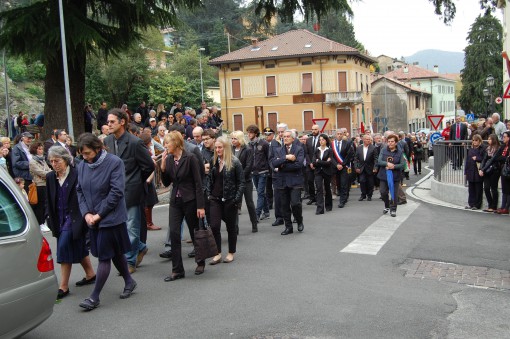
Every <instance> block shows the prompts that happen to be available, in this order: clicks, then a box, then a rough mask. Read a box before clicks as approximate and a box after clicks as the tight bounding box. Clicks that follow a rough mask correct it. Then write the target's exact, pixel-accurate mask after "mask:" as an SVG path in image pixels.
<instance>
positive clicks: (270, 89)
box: [266, 75, 276, 97]
mask: <svg viewBox="0 0 510 339" xmlns="http://www.w3.org/2000/svg"><path fill="white" fill-rule="evenodd" d="M266 91H267V92H266V95H267V96H268V97H269V96H275V95H276V77H275V76H274V75H273V76H267V77H266Z"/></svg>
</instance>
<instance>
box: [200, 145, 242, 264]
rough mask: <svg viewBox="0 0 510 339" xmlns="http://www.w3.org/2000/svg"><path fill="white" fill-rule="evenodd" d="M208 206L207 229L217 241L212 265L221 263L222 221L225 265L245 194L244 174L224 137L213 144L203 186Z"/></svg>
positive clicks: (233, 245) (234, 240) (233, 249)
mask: <svg viewBox="0 0 510 339" xmlns="http://www.w3.org/2000/svg"><path fill="white" fill-rule="evenodd" d="M206 192H207V196H208V197H209V201H210V203H211V207H210V209H211V220H209V225H210V226H211V230H212V232H213V234H214V239H215V240H216V246H217V247H218V254H217V255H216V256H215V257H213V259H212V260H211V261H210V264H211V265H216V264H218V263H220V262H221V230H220V227H221V221H222V220H223V221H225V224H226V227H227V233H228V254H227V256H226V257H225V259H224V260H223V262H224V263H230V262H232V261H234V253H235V252H236V244H237V228H236V217H237V206H238V205H239V204H240V203H241V200H242V197H243V193H244V173H243V167H242V165H241V162H240V161H239V160H238V159H237V158H236V157H235V156H233V155H232V145H231V144H230V142H229V141H228V139H227V138H226V137H224V136H223V137H219V138H218V139H216V142H215V143H214V156H213V162H212V164H211V170H210V172H209V180H207V185H206Z"/></svg>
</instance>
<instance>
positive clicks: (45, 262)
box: [37, 237, 54, 272]
mask: <svg viewBox="0 0 510 339" xmlns="http://www.w3.org/2000/svg"><path fill="white" fill-rule="evenodd" d="M37 269H38V270H39V272H49V271H53V269H54V266H53V256H52V255H51V248H50V244H48V241H47V240H46V238H44V237H43V238H42V247H41V253H39V260H38V261H37Z"/></svg>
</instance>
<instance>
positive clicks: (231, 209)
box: [172, 199, 237, 254]
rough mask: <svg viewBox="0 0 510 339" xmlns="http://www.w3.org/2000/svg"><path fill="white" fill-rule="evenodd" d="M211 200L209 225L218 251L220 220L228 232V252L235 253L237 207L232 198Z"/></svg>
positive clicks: (219, 251)
mask: <svg viewBox="0 0 510 339" xmlns="http://www.w3.org/2000/svg"><path fill="white" fill-rule="evenodd" d="M210 202H211V220H209V226H211V231H212V233H213V235H214V240H216V246H217V247H218V253H221V221H222V220H223V221H224V222H225V225H226V226H227V234H228V253H236V244H237V227H236V220H237V207H236V204H235V202H234V199H231V200H228V201H221V200H216V199H214V200H210ZM172 254H173V252H172Z"/></svg>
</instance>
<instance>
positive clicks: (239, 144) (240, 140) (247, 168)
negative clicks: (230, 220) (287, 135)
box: [230, 131, 258, 233]
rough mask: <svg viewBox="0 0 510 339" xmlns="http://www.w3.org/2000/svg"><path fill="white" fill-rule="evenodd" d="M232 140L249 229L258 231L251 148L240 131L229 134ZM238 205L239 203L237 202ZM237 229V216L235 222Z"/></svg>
mask: <svg viewBox="0 0 510 339" xmlns="http://www.w3.org/2000/svg"><path fill="white" fill-rule="evenodd" d="M230 140H231V142H232V151H233V152H234V156H235V157H236V158H237V159H239V161H240V162H241V165H242V167H243V173H244V192H243V194H244V201H245V202H246V207H247V208H248V214H249V215H250V222H251V231H252V232H253V233H255V232H258V228H257V213H256V212H255V203H254V202H253V181H252V180H251V171H252V168H253V150H252V149H251V148H249V147H247V146H246V139H245V138H244V133H243V132H242V131H234V132H232V133H231V134H230ZM239 205H240V204H239ZM236 227H237V230H239V216H238V217H237V222H236Z"/></svg>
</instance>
